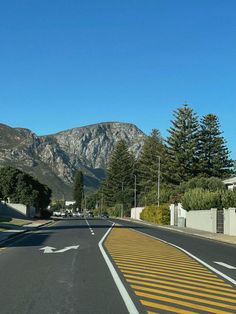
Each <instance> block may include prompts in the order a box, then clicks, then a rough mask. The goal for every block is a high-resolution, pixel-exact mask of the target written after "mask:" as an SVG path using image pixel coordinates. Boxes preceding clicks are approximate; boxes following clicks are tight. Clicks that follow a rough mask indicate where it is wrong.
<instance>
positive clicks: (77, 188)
mask: <svg viewBox="0 0 236 314" xmlns="http://www.w3.org/2000/svg"><path fill="white" fill-rule="evenodd" d="M83 193H84V176H83V173H82V171H80V170H78V171H77V172H76V174H75V180H74V200H75V202H76V207H78V208H79V209H81V205H82V199H83Z"/></svg>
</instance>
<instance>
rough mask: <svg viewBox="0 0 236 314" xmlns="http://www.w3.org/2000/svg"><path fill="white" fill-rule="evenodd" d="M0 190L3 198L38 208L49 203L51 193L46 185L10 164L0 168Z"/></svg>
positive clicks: (44, 206)
mask: <svg viewBox="0 0 236 314" xmlns="http://www.w3.org/2000/svg"><path fill="white" fill-rule="evenodd" d="M0 191H1V194H2V196H3V198H4V199H5V200H7V199H10V201H11V202H12V203H22V204H25V205H28V206H34V207H36V208H38V209H40V208H41V209H43V208H46V207H47V206H48V205H49V203H50V198H51V193H52V191H51V190H50V189H49V188H48V187H47V186H46V185H44V184H41V183H40V182H39V181H38V180H36V179H35V178H33V177H32V176H30V175H29V174H27V173H25V172H23V171H21V170H19V169H17V168H14V167H10V166H7V167H4V168H1V169H0Z"/></svg>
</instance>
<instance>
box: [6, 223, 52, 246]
mask: <svg viewBox="0 0 236 314" xmlns="http://www.w3.org/2000/svg"><path fill="white" fill-rule="evenodd" d="M51 222H53V220H33V221H32V223H30V224H27V225H24V226H16V225H14V226H13V225H10V224H1V223H0V244H2V243H3V242H5V241H7V240H9V239H11V238H13V237H15V236H18V235H20V234H23V233H26V232H27V231H32V230H35V229H37V228H39V227H42V226H44V225H47V224H49V223H51Z"/></svg>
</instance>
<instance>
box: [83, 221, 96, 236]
mask: <svg viewBox="0 0 236 314" xmlns="http://www.w3.org/2000/svg"><path fill="white" fill-rule="evenodd" d="M85 221H86V224H87V225H88V227H89V230H90V232H91V235H93V236H94V235H95V233H94V231H93V229H92V228H91V226H90V224H89V222H88V220H87V219H86V218H85Z"/></svg>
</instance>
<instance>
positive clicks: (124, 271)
mask: <svg viewBox="0 0 236 314" xmlns="http://www.w3.org/2000/svg"><path fill="white" fill-rule="evenodd" d="M120 270H121V272H123V273H126V274H133V275H135V274H140V272H135V271H132V270H125V269H123V268H120ZM142 275H144V276H145V277H146V278H148V277H151V278H157V279H166V281H176V282H181V283H187V284H191V285H194V286H200V287H208V288H213V287H214V288H216V287H215V285H217V286H219V287H217V288H218V289H221V286H222V287H225V286H226V287H231V285H229V284H220V283H214V284H205V283H199V282H193V281H190V282H189V281H188V280H184V279H178V278H170V277H169V276H168V277H165V278H163V276H159V275H153V274H147V273H145V274H142ZM224 289H225V288H224Z"/></svg>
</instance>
